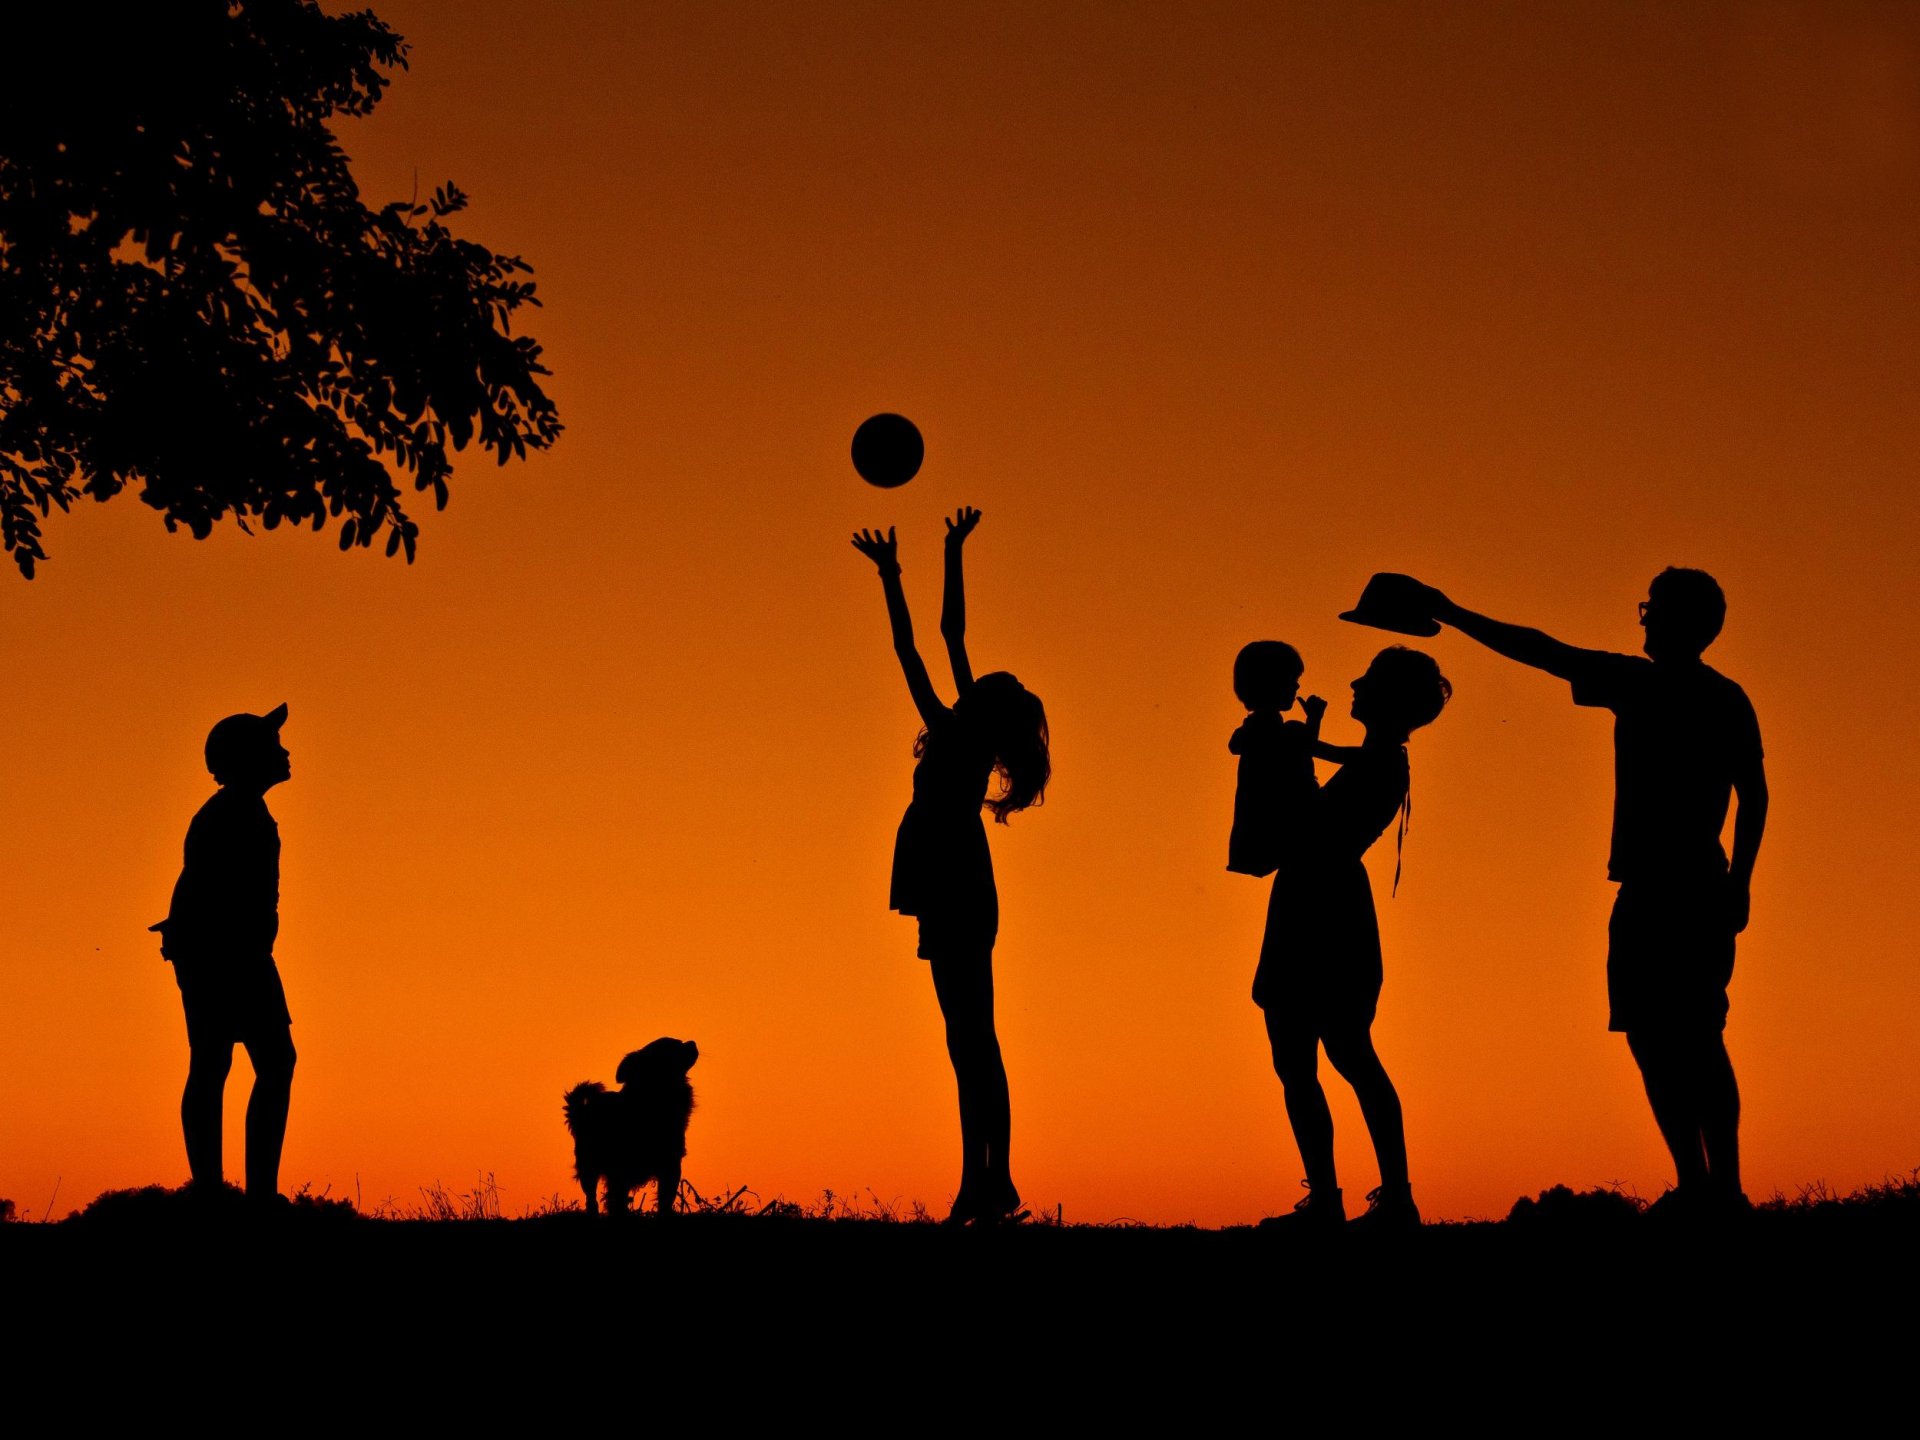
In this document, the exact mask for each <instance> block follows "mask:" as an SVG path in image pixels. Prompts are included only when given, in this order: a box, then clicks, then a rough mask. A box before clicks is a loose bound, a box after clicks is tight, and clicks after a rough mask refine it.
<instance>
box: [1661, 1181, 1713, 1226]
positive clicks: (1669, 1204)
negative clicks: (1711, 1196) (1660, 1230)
mask: <svg viewBox="0 0 1920 1440" xmlns="http://www.w3.org/2000/svg"><path fill="white" fill-rule="evenodd" d="M1705 1199H1706V1196H1705V1192H1703V1191H1701V1190H1697V1189H1695V1188H1694V1187H1693V1186H1691V1185H1676V1186H1674V1187H1673V1188H1672V1189H1671V1190H1669V1191H1667V1193H1666V1194H1664V1195H1662V1196H1661V1197H1660V1198H1659V1199H1658V1200H1656V1201H1654V1202H1653V1203H1652V1204H1651V1205H1649V1206H1647V1219H1648V1220H1650V1221H1652V1222H1653V1223H1654V1224H1656V1225H1663V1226H1668V1227H1677V1226H1684V1225H1695V1224H1698V1223H1699V1222H1700V1220H1701V1219H1702V1217H1703V1215H1704V1212H1705V1210H1706V1208H1707V1207H1706V1204H1705Z"/></svg>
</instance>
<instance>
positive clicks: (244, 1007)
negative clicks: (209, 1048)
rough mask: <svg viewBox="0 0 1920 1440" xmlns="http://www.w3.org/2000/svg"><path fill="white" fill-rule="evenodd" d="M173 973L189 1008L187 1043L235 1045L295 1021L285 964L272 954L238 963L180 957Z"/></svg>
mask: <svg viewBox="0 0 1920 1440" xmlns="http://www.w3.org/2000/svg"><path fill="white" fill-rule="evenodd" d="M173 978H174V979H175V980H177V981H179V982H180V999H181V1002H182V1004H184V1005H185V1007H186V1011H187V1043H188V1044H189V1045H192V1046H194V1047H196V1048H197V1047H200V1046H203V1045H234V1044H244V1043H246V1042H248V1041H250V1040H257V1039H259V1038H261V1037H262V1036H264V1035H268V1034H270V1033H272V1032H274V1031H278V1030H282V1029H284V1028H285V1027H286V1026H288V1025H291V1024H292V1023H293V1016H292V1015H290V1014H289V1013H288V1012H287V992H286V990H285V988H284V987H283V986H282V985H281V984H280V967H279V966H277V965H275V964H274V963H273V960H272V959H271V958H268V959H265V960H254V961H248V962H246V963H244V964H239V965H234V964H229V963H226V962H220V961H216V962H209V961H204V960H201V961H192V960H176V961H175V962H174V966H173Z"/></svg>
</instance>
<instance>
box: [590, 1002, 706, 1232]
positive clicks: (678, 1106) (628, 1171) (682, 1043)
mask: <svg viewBox="0 0 1920 1440" xmlns="http://www.w3.org/2000/svg"><path fill="white" fill-rule="evenodd" d="M699 1058H700V1047H699V1046H697V1045H695V1044H694V1043H693V1042H692V1041H691V1040H674V1039H669V1038H664V1037H663V1038H662V1039H659V1040H656V1041H654V1042H653V1043H652V1044H651V1045H647V1046H644V1047H642V1048H641V1049H639V1050H636V1051H634V1052H633V1053H632V1054H631V1055H629V1056H627V1058H626V1059H624V1060H622V1061H621V1062H620V1068H619V1069H618V1070H616V1071H614V1072H613V1078H614V1080H615V1081H616V1082H617V1083H618V1084H619V1086H620V1088H619V1089H618V1090H609V1089H607V1087H606V1086H604V1085H602V1084H601V1083H600V1082H599V1081H597V1080H586V1081H582V1082H581V1083H580V1084H578V1085H576V1086H574V1087H573V1088H572V1089H571V1090H569V1091H567V1093H566V1098H565V1099H564V1100H563V1101H562V1109H563V1110H564V1111H565V1112H566V1116H567V1130H568V1131H569V1132H570V1133H571V1134H572V1136H573V1173H574V1174H575V1175H576V1176H578V1177H579V1180H580V1189H581V1191H582V1192H583V1193H584V1194H585V1195H586V1197H587V1213H588V1214H589V1215H598V1214H599V1213H600V1193H599V1192H600V1182H601V1180H603V1179H604V1180H605V1181H606V1182H607V1211H608V1213H610V1214H614V1215H620V1214H624V1213H625V1212H626V1211H627V1210H628V1208H629V1207H631V1206H632V1204H633V1192H634V1191H635V1190H638V1189H639V1188H640V1187H641V1186H642V1185H644V1184H646V1183H647V1182H648V1181H649V1180H652V1181H653V1182H655V1188H654V1208H655V1209H656V1210H657V1211H658V1212H659V1213H660V1214H662V1215H670V1214H672V1213H673V1204H674V1200H675V1198H676V1197H677V1196H678V1194H679V1191H680V1162H681V1161H682V1160H684V1159H685V1158H686V1154H687V1117H688V1116H690V1115H691V1114H692V1113H693V1086H692V1085H691V1084H689V1083H688V1082H687V1072H688V1071H689V1070H691V1069H692V1068H693V1062H694V1061H696V1060H698V1059H699Z"/></svg>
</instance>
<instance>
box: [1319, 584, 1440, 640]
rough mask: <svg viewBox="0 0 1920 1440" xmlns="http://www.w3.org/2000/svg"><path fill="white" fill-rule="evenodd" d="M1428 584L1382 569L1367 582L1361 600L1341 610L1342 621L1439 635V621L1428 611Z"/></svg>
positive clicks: (1405, 631) (1408, 632)
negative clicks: (1347, 608)
mask: <svg viewBox="0 0 1920 1440" xmlns="http://www.w3.org/2000/svg"><path fill="white" fill-rule="evenodd" d="M1428 593H1429V592H1428V590H1427V587H1426V586H1424V585H1422V584H1421V583H1420V582H1419V581H1418V580H1416V579H1414V578H1413V577H1412V576H1411V575H1395V574H1393V573H1392V572H1390V571H1385V572H1382V573H1380V574H1377V575H1374V576H1373V577H1372V578H1370V579H1369V580H1368V581H1367V588H1366V589H1364V590H1362V591H1361V592H1360V603H1359V604H1357V605H1355V606H1354V607H1353V609H1351V610H1343V611H1341V612H1340V618H1341V619H1342V620H1351V621H1352V622H1353V623H1354V624H1356V625H1371V626H1372V627H1373V628H1374V629H1376V630H1391V631H1393V632H1394V633H1396V634H1399V635H1438V634H1439V633H1440V622H1439V621H1438V620H1435V619H1434V618H1433V616H1432V615H1431V614H1430V613H1428V612H1429V608H1430V602H1429V600H1428V599H1427V596H1428Z"/></svg>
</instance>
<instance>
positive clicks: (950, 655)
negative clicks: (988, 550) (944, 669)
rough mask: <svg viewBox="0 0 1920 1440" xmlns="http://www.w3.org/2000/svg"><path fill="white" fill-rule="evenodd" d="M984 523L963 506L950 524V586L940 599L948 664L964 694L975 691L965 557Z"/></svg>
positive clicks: (948, 538)
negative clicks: (969, 647)
mask: <svg viewBox="0 0 1920 1440" xmlns="http://www.w3.org/2000/svg"><path fill="white" fill-rule="evenodd" d="M979 523H980V512H979V511H978V510H976V509H974V508H973V506H971V505H962V506H961V507H960V508H959V510H957V511H955V512H954V517H953V519H951V520H949V521H947V584H946V589H945V591H943V592H942V595H941V599H940V636H941V638H942V639H944V640H945V641H946V642H947V662H948V663H949V664H950V665H952V666H953V683H954V685H955V686H956V687H958V689H959V691H960V693H961V694H962V695H964V694H966V693H967V691H969V690H971V689H972V688H973V665H972V664H971V662H969V661H968V659H967V582H966V577H965V576H964V574H963V573H962V571H961V564H960V560H961V555H962V552H963V550H964V548H965V546H966V543H967V536H969V535H971V534H972V533H973V530H974V527H975V526H976V525H978V524H979Z"/></svg>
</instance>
